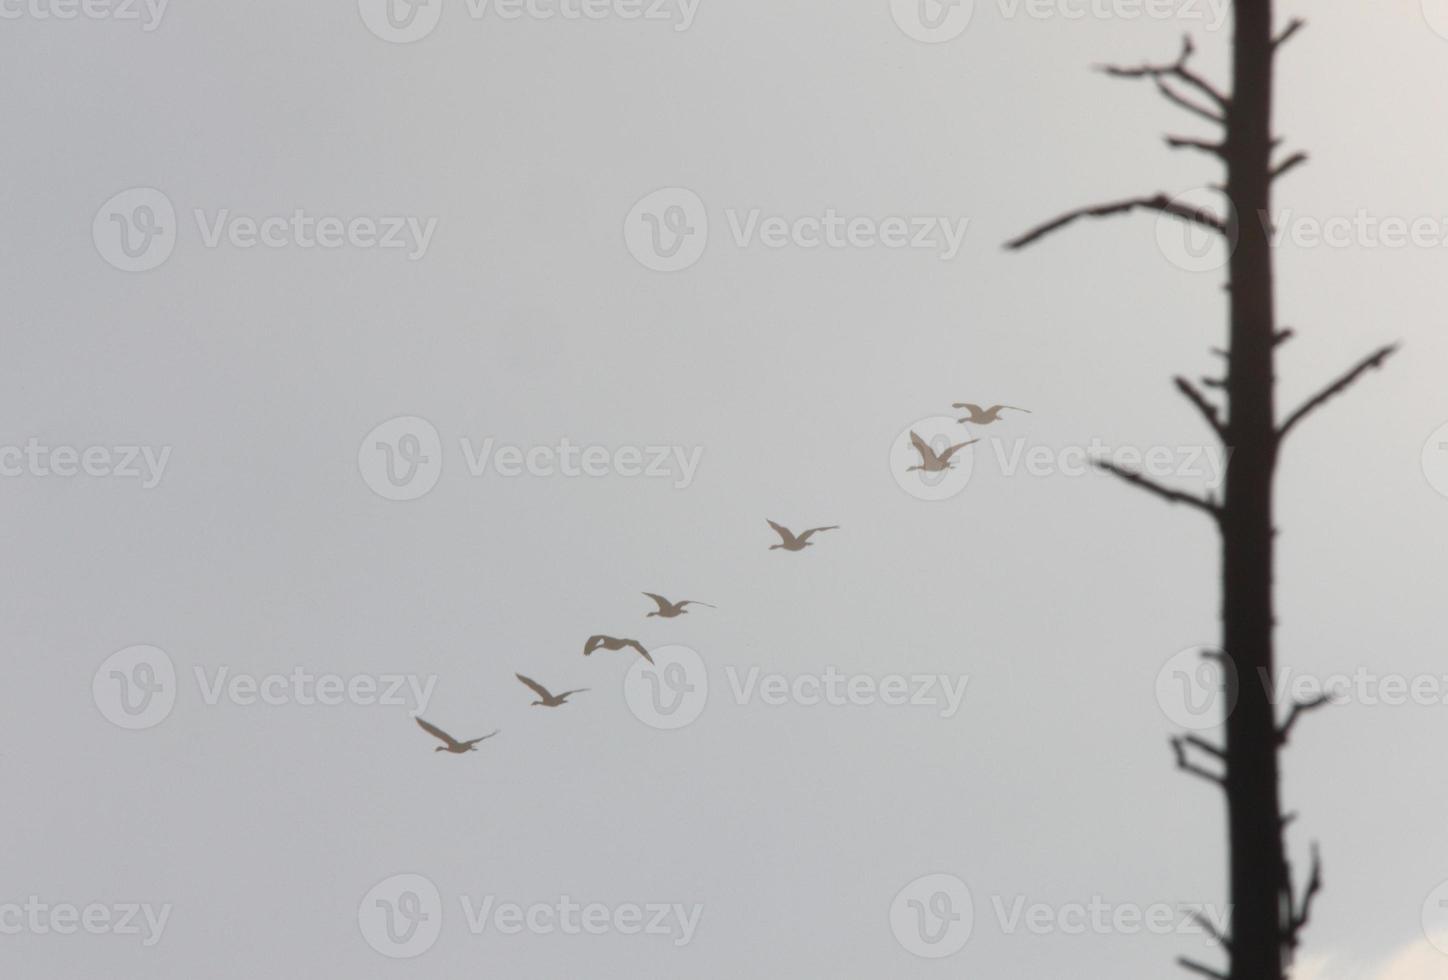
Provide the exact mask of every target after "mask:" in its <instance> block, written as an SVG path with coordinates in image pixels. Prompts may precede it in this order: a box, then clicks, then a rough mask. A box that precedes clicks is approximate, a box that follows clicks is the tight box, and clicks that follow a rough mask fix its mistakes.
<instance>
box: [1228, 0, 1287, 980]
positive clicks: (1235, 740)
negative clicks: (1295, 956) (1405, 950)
mask: <svg viewBox="0 0 1448 980" xmlns="http://www.w3.org/2000/svg"><path fill="white" fill-rule="evenodd" d="M1233 7H1234V15H1235V19H1236V38H1235V43H1234V53H1233V69H1232V82H1233V84H1232V107H1231V109H1230V111H1229V112H1228V115H1227V134H1226V142H1225V158H1226V164H1227V197H1228V199H1229V200H1230V201H1231V203H1232V206H1233V208H1234V209H1235V215H1234V216H1233V217H1234V220H1235V233H1236V243H1235V248H1234V249H1233V250H1232V253H1231V259H1230V262H1229V266H1228V287H1227V288H1228V290H1229V294H1230V327H1229V330H1230V337H1231V344H1230V347H1229V353H1230V357H1229V362H1228V374H1227V382H1226V391H1227V404H1228V411H1229V416H1228V420H1227V444H1228V445H1229V446H1231V447H1232V448H1233V451H1234V454H1233V457H1232V464H1231V466H1230V468H1229V470H1228V474H1227V483H1226V495H1225V499H1224V500H1223V506H1222V521H1221V527H1222V649H1223V652H1224V653H1225V654H1226V656H1227V658H1228V659H1229V661H1230V662H1231V663H1232V664H1233V666H1235V668H1236V680H1237V685H1236V686H1237V702H1236V706H1235V709H1234V710H1232V711H1231V712H1230V713H1229V714H1228V716H1227V719H1226V746H1225V748H1226V772H1225V789H1226V801H1227V826H1228V849H1229V854H1230V858H1229V865H1230V890H1231V905H1232V930H1231V942H1232V949H1231V950H1230V953H1231V972H1230V974H1229V976H1230V977H1231V980H1282V978H1283V969H1284V966H1285V963H1284V959H1285V956H1284V943H1285V939H1286V938H1287V934H1288V930H1289V929H1290V925H1291V923H1290V921H1289V919H1290V916H1291V909H1290V908H1288V899H1287V896H1288V894H1289V883H1288V881H1287V862H1286V852H1285V847H1284V844H1283V826H1282V804H1281V799H1280V796H1279V779H1278V758H1277V755H1278V750H1279V745H1278V738H1277V714H1276V708H1275V706H1274V704H1273V701H1272V690H1271V687H1270V685H1269V684H1268V683H1266V681H1267V680H1269V679H1271V678H1273V677H1274V676H1275V670H1276V663H1275V658H1274V652H1273V631H1274V627H1275V618H1274V613H1273V607H1272V577H1273V544H1274V541H1273V539H1274V536H1275V534H1276V532H1275V529H1274V528H1273V517H1272V515H1273V482H1274V473H1275V469H1276V462H1277V430H1276V408H1275V404H1274V389H1275V384H1276V378H1275V371H1274V361H1275V356H1276V355H1275V350H1276V332H1277V327H1276V313H1275V299H1274V295H1273V268H1272V250H1271V244H1270V241H1269V235H1270V232H1269V229H1268V216H1269V215H1270V214H1271V204H1272V200H1271V198H1272V146H1273V144H1272V122H1271V120H1272V61H1273V43H1272V3H1271V0H1237V2H1236V3H1235V4H1234V5H1233ZM1229 703H1230V702H1229Z"/></svg>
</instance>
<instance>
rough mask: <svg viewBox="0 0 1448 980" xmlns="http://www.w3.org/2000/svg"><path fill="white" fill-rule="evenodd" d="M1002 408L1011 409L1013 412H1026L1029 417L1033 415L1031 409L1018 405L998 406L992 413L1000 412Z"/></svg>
mask: <svg viewBox="0 0 1448 980" xmlns="http://www.w3.org/2000/svg"><path fill="white" fill-rule="evenodd" d="M1002 408H1009V409H1010V410H1011V411H1012V412H1025V413H1026V414H1027V415H1030V414H1031V410H1030V409H1029V408H1021V407H1019V406H1016V405H997V406H996V407H995V408H993V409H991V411H993V412H994V411H999V410H1000V409H1002Z"/></svg>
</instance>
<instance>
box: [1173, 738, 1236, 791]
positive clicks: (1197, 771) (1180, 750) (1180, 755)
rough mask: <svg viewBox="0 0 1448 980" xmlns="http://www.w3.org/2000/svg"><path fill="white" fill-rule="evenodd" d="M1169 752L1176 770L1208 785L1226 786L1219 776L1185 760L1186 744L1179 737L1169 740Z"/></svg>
mask: <svg viewBox="0 0 1448 980" xmlns="http://www.w3.org/2000/svg"><path fill="white" fill-rule="evenodd" d="M1171 751H1172V754H1173V755H1175V756H1176V764H1177V768H1178V769H1180V770H1181V771H1182V772H1185V773H1189V774H1191V775H1193V776H1196V777H1198V778H1200V779H1205V780H1206V781H1207V782H1209V783H1216V784H1217V785H1218V786H1226V785H1227V782H1226V780H1225V779H1223V778H1222V777H1221V776H1219V775H1217V774H1216V773H1214V772H1212V771H1211V770H1209V769H1204V768H1202V767H1201V766H1199V765H1197V764H1196V763H1195V762H1193V761H1192V760H1190V759H1188V758H1187V743H1186V740H1185V739H1184V738H1182V737H1180V736H1174V737H1173V738H1172V740H1171Z"/></svg>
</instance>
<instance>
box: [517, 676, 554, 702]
mask: <svg viewBox="0 0 1448 980" xmlns="http://www.w3.org/2000/svg"><path fill="white" fill-rule="evenodd" d="M513 676H514V677H516V678H518V680H520V681H522V682H523V684H524V686H526V687H528V688H529V689H530V690H532V692H533V693H534V694H536V695H538V696H539V697H540V698H542V699H543V700H544V701H547V700H548V699H549V698H551V697H552V696H553V695H551V694H549V693H548V688H546V687H544V686H543V685H542V684H539V683H538V682H537V681H535V680H534V679H533V678H531V677H524V676H523V675H522V674H514V675H513Z"/></svg>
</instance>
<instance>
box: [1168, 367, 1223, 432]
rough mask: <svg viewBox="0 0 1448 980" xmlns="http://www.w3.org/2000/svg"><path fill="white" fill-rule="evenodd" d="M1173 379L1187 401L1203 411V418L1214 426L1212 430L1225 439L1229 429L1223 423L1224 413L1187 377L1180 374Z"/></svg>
mask: <svg viewBox="0 0 1448 980" xmlns="http://www.w3.org/2000/svg"><path fill="white" fill-rule="evenodd" d="M1173 380H1175V381H1176V386H1177V391H1180V392H1181V393H1182V395H1183V396H1185V398H1186V399H1187V401H1189V402H1191V403H1192V404H1193V405H1195V406H1196V407H1197V411H1199V412H1201V413H1202V418H1204V419H1206V420H1207V424H1208V425H1210V426H1211V427H1212V431H1213V432H1215V433H1216V434H1217V435H1218V436H1220V437H1221V438H1223V439H1225V438H1226V437H1227V429H1226V426H1224V425H1223V424H1222V413H1221V411H1220V410H1219V409H1218V408H1217V406H1215V405H1213V404H1212V403H1211V402H1209V401H1207V396H1206V395H1204V394H1202V392H1201V389H1199V388H1198V387H1197V386H1196V385H1194V384H1192V383H1191V382H1190V381H1188V380H1187V379H1186V378H1183V377H1181V376H1178V377H1176V378H1175V379H1173Z"/></svg>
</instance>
